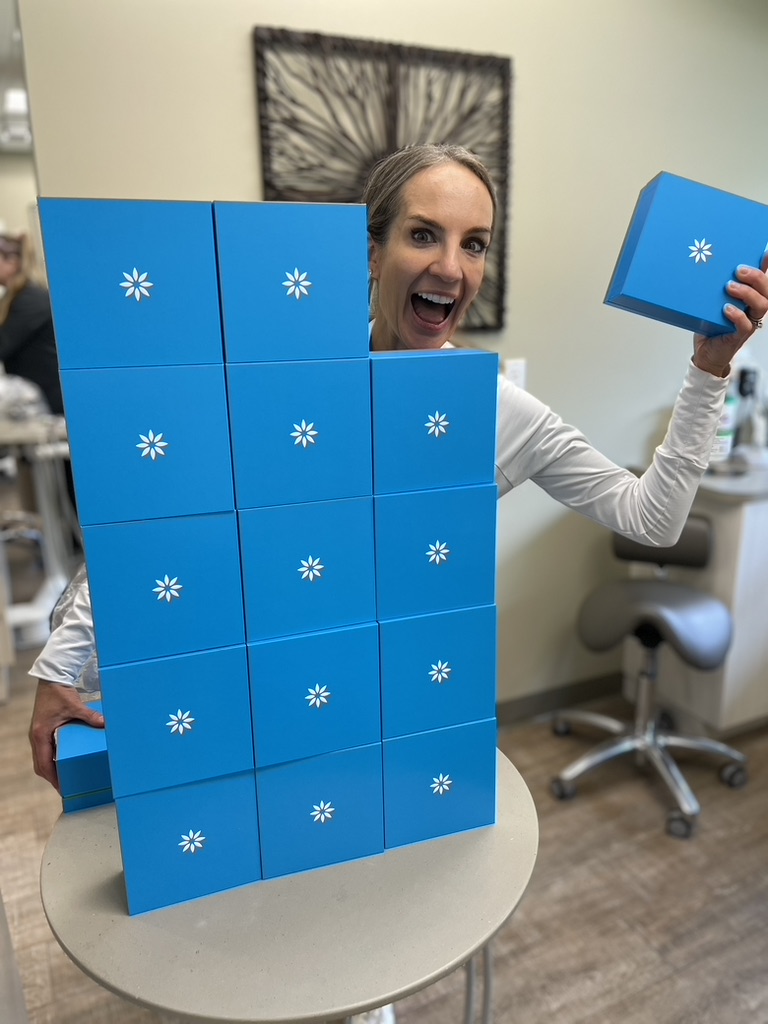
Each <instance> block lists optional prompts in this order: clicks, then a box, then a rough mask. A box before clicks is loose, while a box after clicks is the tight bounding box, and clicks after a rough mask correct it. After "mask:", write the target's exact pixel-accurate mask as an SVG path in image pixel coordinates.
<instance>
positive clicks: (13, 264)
mask: <svg viewBox="0 0 768 1024" xmlns="http://www.w3.org/2000/svg"><path fill="white" fill-rule="evenodd" d="M19 265H20V264H19V257H18V256H15V255H14V256H11V255H9V254H8V253H4V252H3V251H2V250H0V285H2V286H3V287H4V288H5V287H6V285H8V284H10V282H11V281H12V280H13V279H14V277H16V275H17V274H18V272H19Z"/></svg>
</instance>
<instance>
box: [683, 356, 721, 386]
mask: <svg viewBox="0 0 768 1024" xmlns="http://www.w3.org/2000/svg"><path fill="white" fill-rule="evenodd" d="M691 362H692V363H693V365H694V366H696V367H698V369H699V370H702V371H703V372H704V373H709V374H711V375H712V376H713V377H719V378H720V379H721V380H725V378H726V377H727V376H729V374H730V372H731V364H730V363H726V365H725V366H713V365H712V364H711V363H708V362H707V361H706V360H704V359H700V358H698V357H697V356H693V357H692V359H691Z"/></svg>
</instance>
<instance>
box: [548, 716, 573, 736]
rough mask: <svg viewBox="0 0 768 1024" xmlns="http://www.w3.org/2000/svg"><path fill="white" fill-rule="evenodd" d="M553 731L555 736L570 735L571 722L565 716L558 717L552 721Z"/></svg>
mask: <svg viewBox="0 0 768 1024" xmlns="http://www.w3.org/2000/svg"><path fill="white" fill-rule="evenodd" d="M552 732H553V733H554V734H555V736H570V735H571V723H570V722H566V721H565V719H564V718H556V719H555V720H554V721H553V722H552Z"/></svg>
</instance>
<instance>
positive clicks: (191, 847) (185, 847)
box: [179, 829, 205, 853]
mask: <svg viewBox="0 0 768 1024" xmlns="http://www.w3.org/2000/svg"><path fill="white" fill-rule="evenodd" d="M204 842H205V836H204V835H203V833H202V832H193V831H192V829H190V830H189V834H188V835H186V836H185V835H184V833H183V832H182V833H181V842H180V843H179V846H180V847H181V849H182V851H183V852H184V853H197V851H198V850H202V848H203V843H204Z"/></svg>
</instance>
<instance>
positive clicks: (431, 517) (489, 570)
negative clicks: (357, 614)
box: [374, 484, 496, 619]
mask: <svg viewBox="0 0 768 1024" xmlns="http://www.w3.org/2000/svg"><path fill="white" fill-rule="evenodd" d="M374 510H375V529H376V594H377V598H376V601H377V616H376V617H377V618H378V619H399V618H404V617H406V616H409V615H426V614H428V613H430V612H439V611H447V610H448V609H450V608H470V607H473V606H474V605H483V604H494V603H495V592H496V485H495V484H483V485H480V486H478V487H453V488H449V489H447V490H435V491H412V492H409V493H407V494H385V495H380V496H377V497H375V498H374Z"/></svg>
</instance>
